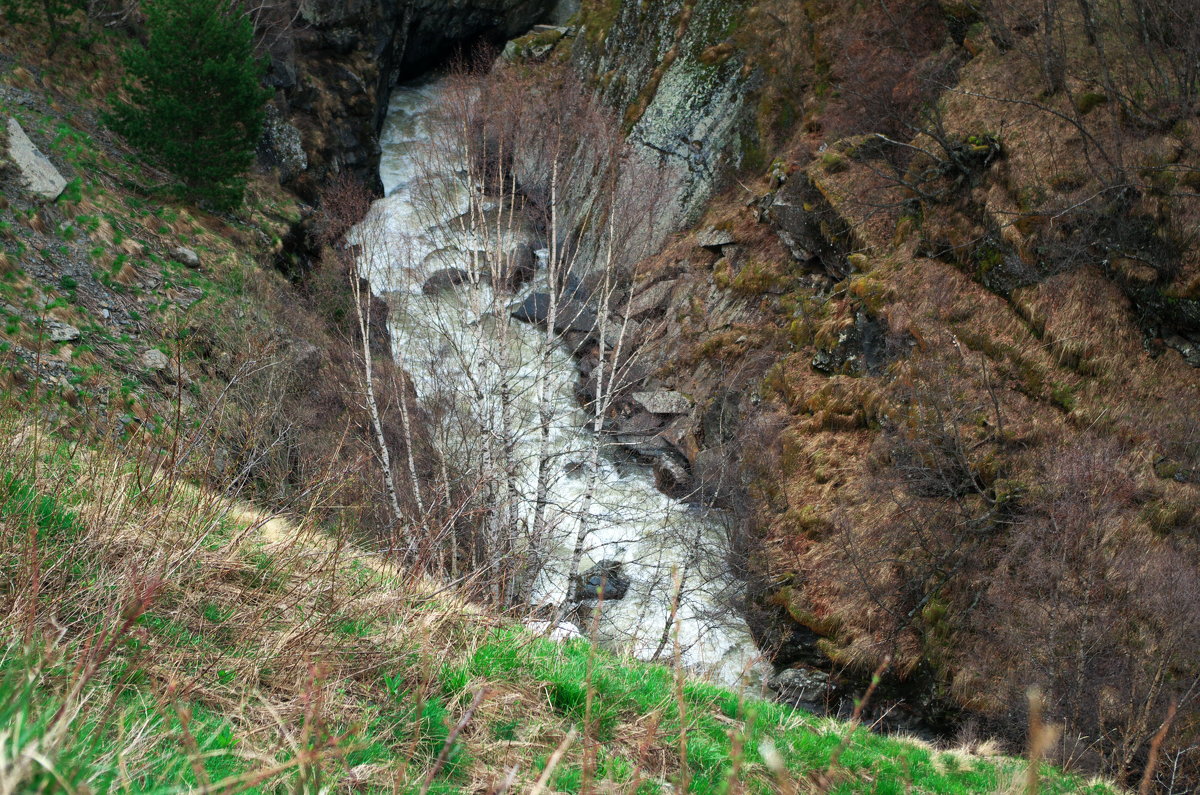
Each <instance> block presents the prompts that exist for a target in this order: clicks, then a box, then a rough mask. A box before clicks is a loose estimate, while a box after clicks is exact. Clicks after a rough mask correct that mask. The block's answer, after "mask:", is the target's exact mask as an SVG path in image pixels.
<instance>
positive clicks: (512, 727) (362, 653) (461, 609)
mask: <svg viewBox="0 0 1200 795" xmlns="http://www.w3.org/2000/svg"><path fill="white" fill-rule="evenodd" d="M4 431H5V436H6V439H7V441H6V443H5V444H4V446H3V448H0V517H3V528H4V529H3V537H2V539H0V543H2V544H3V546H2V547H0V549H2V550H3V552H2V554H3V556H4V570H5V572H6V573H7V574H6V577H5V579H4V581H3V583H2V584H0V587H2V588H3V594H4V601H5V603H6V604H8V605H10V606H11V608H10V609H9V611H8V612H7V614H6V620H5V622H4V625H5V629H4V633H3V636H2V637H0V646H2V647H3V651H2V652H0V718H2V725H3V726H4V729H3V733H2V734H0V736H2V737H3V743H0V790H2V791H4V792H18V791H68V792H173V791H179V790H197V791H208V792H247V791H252V792H267V791H270V792H274V791H291V792H318V791H356V792H397V791H400V792H410V791H411V792H427V791H439V792H457V791H472V792H499V791H506V790H518V789H519V790H523V789H527V788H528V787H529V786H531V785H533V784H534V783H535V781H537V780H541V781H542V783H543V784H544V785H545V786H548V787H549V789H550V790H552V791H560V792H577V791H581V787H584V788H587V789H589V791H596V789H595V788H601V789H602V790H603V791H628V792H635V791H636V792H658V791H662V788H663V787H664V786H670V785H676V786H678V787H679V788H680V789H682V790H690V791H694V792H718V791H753V792H759V791H773V790H775V789H777V788H779V789H783V790H784V791H796V790H797V789H800V790H802V791H820V792H881V793H882V792H900V791H910V792H912V791H915V792H931V793H932V792H938V793H950V792H1000V791H1006V790H1007V789H1008V788H1009V787H1012V786H1017V785H1018V784H1019V785H1020V786H1022V787H1023V786H1025V782H1026V781H1027V779H1028V775H1029V772H1028V769H1027V766H1026V764H1025V763H1023V762H1020V761H1017V760H1011V759H1005V758H1000V757H989V758H985V757H981V756H977V755H972V754H969V753H966V752H965V751H938V750H935V749H933V748H931V747H929V746H928V745H924V744H921V743H917V742H915V741H906V740H902V739H888V738H884V737H880V736H878V735H875V734H871V733H869V732H868V731H866V730H865V729H863V728H855V727H854V726H853V725H852V724H842V723H838V722H836V721H831V720H825V719H817V718H814V717H813V716H810V715H806V714H805V713H803V712H799V711H793V710H792V709H790V708H788V707H785V706H781V705H778V704H772V703H768V702H764V701H760V700H758V699H756V698H753V697H749V696H745V695H739V694H738V693H736V692H732V691H729V690H724V689H721V688H717V687H714V686H711V685H708V684H705V683H703V682H700V681H693V680H691V679H688V678H687V677H686V676H684V675H683V674H682V672H680V671H678V670H672V669H671V668H669V667H665V666H651V665H645V664H638V663H633V662H630V661H627V660H621V659H617V658H615V657H613V656H611V655H609V654H606V653H603V652H600V651H598V650H597V649H596V647H594V646H592V645H591V644H589V643H587V642H586V641H583V640H575V641H571V642H569V643H565V644H558V643H554V642H551V641H548V640H544V639H542V638H539V637H535V636H534V635H532V634H530V633H528V632H526V631H525V630H523V629H522V628H520V627H519V626H514V625H512V624H511V623H509V622H507V621H505V620H504V619H502V618H499V617H496V616H489V615H486V614H483V613H481V612H479V611H478V610H476V609H473V608H471V607H469V606H468V605H466V604H464V603H463V602H461V601H459V600H458V599H456V598H455V596H454V594H453V592H452V591H446V590H440V589H437V588H435V587H434V586H433V585H431V584H429V583H426V582H423V581H420V580H417V579H414V578H413V577H411V576H410V575H408V574H406V573H405V572H404V571H403V570H402V569H399V568H397V567H395V566H393V565H391V564H389V563H388V562H386V561H385V560H384V559H383V558H380V557H378V556H376V555H373V554H371V553H368V552H364V551H363V550H362V549H361V548H360V547H357V546H355V545H354V544H353V543H351V542H349V541H347V540H346V536H345V534H343V533H337V532H331V531H329V530H328V529H319V528H315V527H312V526H311V525H310V524H309V523H307V522H303V521H301V522H299V523H296V522H293V521H288V520H285V519H283V518H281V517H278V516H271V515H267V514H264V513H262V512H260V511H258V510H256V509H253V508H250V507H248V506H246V505H244V504H238V503H235V502H232V501H230V500H228V499H226V498H222V497H220V496H217V495H215V494H213V493H212V492H208V491H205V490H203V489H200V488H197V487H195V486H194V485H191V484H189V483H187V482H186V481H185V480H184V479H183V478H181V477H180V476H179V475H178V473H176V472H174V471H171V470H169V469H161V468H160V469H154V468H151V467H143V466H142V464H144V463H145V462H144V461H140V460H139V459H137V458H134V457H129V454H128V453H127V452H125V451H123V450H122V449H121V448H120V447H109V448H104V449H93V448H88V447H85V446H80V445H75V444H70V443H67V442H65V441H63V440H62V439H61V438H58V437H56V436H53V435H50V434H47V432H46V431H45V430H44V429H41V428H38V427H37V426H36V425H30V424H27V421H26V420H25V419H24V418H16V417H13V416H12V415H9V416H8V417H6V418H5V420H4ZM1041 775H1042V781H1041V785H1042V789H1041V790H1040V791H1044V792H1096V793H1100V792H1110V791H1112V790H1111V789H1109V788H1108V787H1106V786H1104V785H1102V784H1099V783H1085V782H1083V781H1082V780H1080V779H1077V778H1071V777H1064V776H1062V775H1061V774H1059V773H1055V772H1053V771H1051V770H1049V769H1046V770H1043V771H1041Z"/></svg>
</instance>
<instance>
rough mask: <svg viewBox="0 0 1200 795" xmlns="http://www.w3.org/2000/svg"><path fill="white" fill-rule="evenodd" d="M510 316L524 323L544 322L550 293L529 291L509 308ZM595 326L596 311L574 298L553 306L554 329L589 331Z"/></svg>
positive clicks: (559, 330) (548, 315) (548, 316)
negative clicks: (521, 299)
mask: <svg viewBox="0 0 1200 795" xmlns="http://www.w3.org/2000/svg"><path fill="white" fill-rule="evenodd" d="M511 312H512V316H513V317H515V318H516V319H517V320H522V321H524V322H526V323H538V324H544V323H546V322H548V320H549V318H550V294H549V293H530V294H529V295H528V296H527V297H526V298H525V300H524V301H521V302H520V303H519V304H517V305H516V306H514V307H513V308H512V309H511ZM595 328H596V313H595V312H593V311H592V310H591V309H589V308H588V307H587V306H586V305H584V304H583V303H581V302H580V301H576V300H575V299H573V298H571V299H567V300H565V301H559V302H558V305H557V306H556V307H555V315H554V330H555V331H557V332H559V333H563V332H567V331H582V332H591V331H592V330H594V329H595Z"/></svg>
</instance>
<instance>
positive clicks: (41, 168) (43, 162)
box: [7, 118, 67, 201]
mask: <svg viewBox="0 0 1200 795" xmlns="http://www.w3.org/2000/svg"><path fill="white" fill-rule="evenodd" d="M7 132H8V159H9V160H11V161H12V163H13V165H15V166H16V168H17V171H18V172H19V174H20V181H21V187H23V188H24V189H25V190H27V191H28V192H30V193H32V194H33V195H35V196H38V197H39V198H42V199H46V200H48V201H54V200H55V199H57V198H58V197H59V194H61V193H62V192H63V189H64V188H66V187H67V180H66V178H64V177H63V175H62V174H60V173H58V169H57V168H55V167H54V164H53V163H51V162H50V158H48V157H46V156H45V155H44V154H42V153H41V152H40V151H38V148H37V147H36V146H34V145H33V141H31V140H29V136H28V135H26V134H25V130H24V129H22V128H21V125H20V124H19V123H18V122H17V120H16V119H11V118H10V119H9V120H8V125H7Z"/></svg>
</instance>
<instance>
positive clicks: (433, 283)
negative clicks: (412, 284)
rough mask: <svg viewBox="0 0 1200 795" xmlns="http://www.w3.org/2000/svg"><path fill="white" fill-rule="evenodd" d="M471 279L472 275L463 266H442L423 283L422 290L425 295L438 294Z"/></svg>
mask: <svg viewBox="0 0 1200 795" xmlns="http://www.w3.org/2000/svg"><path fill="white" fill-rule="evenodd" d="M470 280H471V275H470V274H469V273H467V272H466V271H465V270H463V269H462V268H440V269H438V270H436V271H434V272H433V273H432V274H430V276H429V278H428V279H426V280H425V283H424V284H422V285H421V292H422V293H424V294H425V295H436V294H437V293H440V292H443V291H445V290H449V289H452V288H454V287H456V286H458V285H460V284H465V283H467V282H468V281H470Z"/></svg>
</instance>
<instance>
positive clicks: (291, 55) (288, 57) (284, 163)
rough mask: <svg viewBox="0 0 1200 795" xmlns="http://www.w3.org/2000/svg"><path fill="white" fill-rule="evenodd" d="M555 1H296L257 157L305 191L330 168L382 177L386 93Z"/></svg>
mask: <svg viewBox="0 0 1200 795" xmlns="http://www.w3.org/2000/svg"><path fill="white" fill-rule="evenodd" d="M553 5H554V4H553V2H551V0H477V1H476V2H470V3H468V2H463V1H462V0H289V2H287V3H285V4H284V5H283V6H282V7H280V8H279V9H277V10H278V12H279V16H280V19H281V20H294V22H292V23H290V25H287V24H284V25H283V27H289V28H290V29H289V30H288V32H287V34H285V35H281V36H278V37H274V38H272V39H270V44H269V57H270V69H269V72H268V75H267V82H268V84H270V85H272V86H274V87H275V89H276V97H275V101H274V103H273V110H272V111H269V112H268V119H267V125H266V135H265V136H264V142H263V146H261V147H260V149H259V158H260V163H261V165H262V166H263V167H265V168H268V169H276V168H277V169H279V173H280V178H281V180H282V181H283V182H284V183H285V184H287V185H289V186H290V187H292V188H293V189H295V190H297V192H299V193H300V194H301V196H304V197H305V198H308V199H312V198H313V197H315V195H316V192H317V190H318V187H319V186H320V184H321V183H322V181H323V180H324V179H325V178H326V177H327V176H329V175H330V174H335V173H338V172H340V171H349V172H351V173H353V174H355V175H357V176H358V177H359V178H360V179H363V180H364V181H366V182H368V184H375V183H376V182H377V180H378V175H377V173H376V171H377V167H378V158H379V145H378V141H377V135H378V132H379V128H380V125H381V124H382V123H383V118H384V115H385V113H386V111H387V97H388V92H389V91H390V89H391V87H392V86H394V85H395V84H396V83H397V82H398V81H400V80H403V79H406V78H408V77H412V76H414V75H415V74H417V73H418V72H419V71H420V70H421V69H423V68H426V67H428V66H430V65H432V64H434V63H435V62H436V61H438V60H439V59H441V58H444V57H446V56H447V55H449V54H450V53H452V52H453V51H454V50H455V49H456V48H459V47H461V48H463V50H464V51H467V52H468V53H469V50H470V48H471V47H472V46H474V45H475V44H477V43H479V42H481V41H490V42H492V43H494V44H496V45H499V44H502V43H503V42H504V41H505V40H506V39H508V38H511V37H512V36H515V35H517V34H520V33H523V32H524V31H525V30H527V29H528V28H529V27H530V26H531V25H533V24H534V23H536V22H538V21H539V20H541V19H542V18H543V17H544V16H545V15H546V14H548V12H549V11H550V9H551V8H552V6H553Z"/></svg>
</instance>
